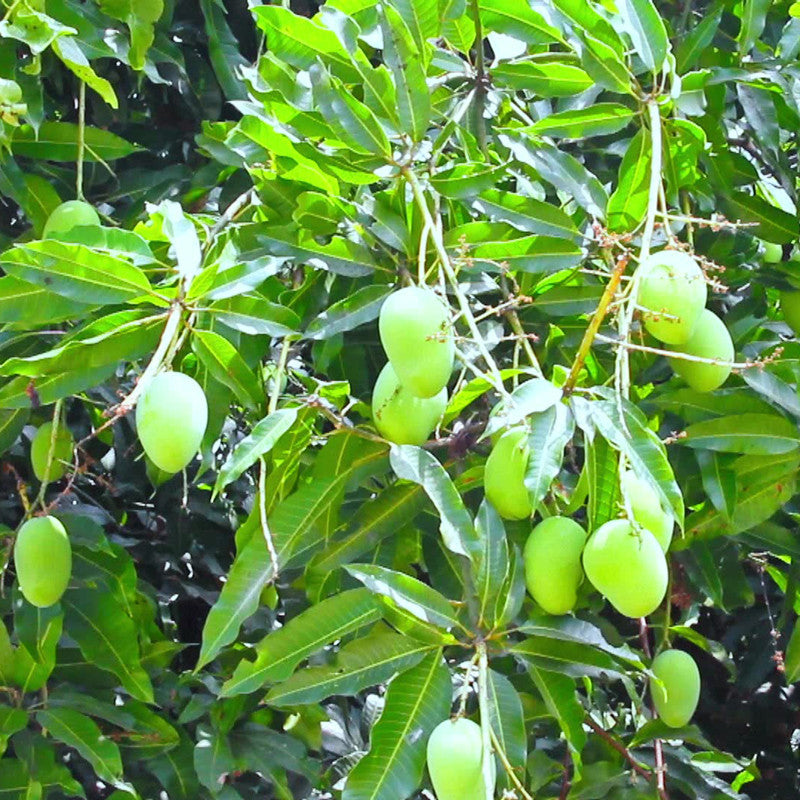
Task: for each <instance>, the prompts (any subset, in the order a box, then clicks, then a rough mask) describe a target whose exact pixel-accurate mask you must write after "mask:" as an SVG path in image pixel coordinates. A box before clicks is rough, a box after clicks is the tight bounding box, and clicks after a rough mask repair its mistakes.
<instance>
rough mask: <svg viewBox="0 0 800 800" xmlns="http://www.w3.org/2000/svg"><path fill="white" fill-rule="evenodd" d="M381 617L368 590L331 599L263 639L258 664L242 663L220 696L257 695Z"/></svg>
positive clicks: (298, 616)
mask: <svg viewBox="0 0 800 800" xmlns="http://www.w3.org/2000/svg"><path fill="white" fill-rule="evenodd" d="M380 617H381V612H380V608H379V606H378V603H377V602H376V601H375V598H374V597H373V595H372V593H371V592H369V591H367V590H366V589H352V590H350V591H347V592H342V593H341V594H338V595H335V596H334V597H329V598H328V599H326V600H323V601H322V602H320V603H318V604H317V605H315V606H312V607H311V608H309V609H306V610H305V611H303V612H302V613H300V614H298V615H297V616H296V617H293V618H292V619H291V620H289V621H288V622H287V623H286V625H285V626H284V627H282V628H279V629H278V630H276V631H273V632H272V633H270V634H268V635H267V636H266V637H265V638H264V639H262V640H261V641H260V642H259V643H258V644H257V645H256V648H255V650H256V659H255V661H244V660H243V661H240V662H239V664H238V665H237V667H236V671H235V672H234V674H233V677H232V678H231V679H230V680H228V681H227V682H226V683H225V684H224V685H223V687H222V691H221V692H220V695H221V696H222V697H232V696H233V695H236V694H243V693H248V692H255V691H257V690H258V689H260V688H261V687H262V686H264V685H265V684H267V683H277V682H278V681H282V680H285V679H286V678H288V677H289V676H290V675H291V674H292V672H293V671H294V669H295V667H296V666H297V665H298V664H299V663H300V662H301V661H303V660H304V659H305V658H307V657H308V656H310V655H312V654H313V653H316V652H317V651H318V650H321V649H322V648H323V647H325V646H326V645H328V644H330V643H332V642H335V641H337V640H339V639H341V638H343V637H344V636H346V635H347V634H349V633H353V632H354V631H357V630H359V629H360V628H363V627H365V626H366V625H370V624H372V623H373V622H377V621H378V620H379V619H380Z"/></svg>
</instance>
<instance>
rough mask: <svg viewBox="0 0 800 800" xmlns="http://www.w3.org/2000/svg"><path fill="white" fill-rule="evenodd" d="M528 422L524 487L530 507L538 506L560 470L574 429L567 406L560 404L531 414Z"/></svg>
mask: <svg viewBox="0 0 800 800" xmlns="http://www.w3.org/2000/svg"><path fill="white" fill-rule="evenodd" d="M529 424H530V433H529V435H528V446H529V447H530V457H529V458H528V467H527V470H526V472H525V487H526V488H527V490H528V494H529V495H530V498H531V505H532V507H533V508H537V507H538V506H539V503H541V502H542V500H544V498H545V497H546V496H547V493H548V492H549V491H550V485H551V484H552V483H553V480H554V479H555V478H556V476H557V475H558V473H559V471H560V470H561V462H562V461H563V459H564V448H565V447H566V445H567V442H568V441H569V440H570V439H571V438H572V434H573V433H574V432H575V421H574V420H573V418H572V414H571V413H570V410H569V408H567V407H566V406H565V405H563V404H561V403H559V404H557V405H555V406H553V407H552V408H548V409H547V410H545V411H542V412H540V413H538V414H533V415H532V416H531V417H530V421H529Z"/></svg>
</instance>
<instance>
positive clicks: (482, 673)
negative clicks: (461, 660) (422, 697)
mask: <svg viewBox="0 0 800 800" xmlns="http://www.w3.org/2000/svg"><path fill="white" fill-rule="evenodd" d="M477 649H478V705H479V707H480V710H481V737H482V739H483V759H482V761H481V772H482V774H483V787H484V795H485V797H486V800H491V798H492V797H494V781H495V777H494V770H493V769H492V758H493V754H492V729H491V717H490V716H489V657H488V655H487V654H486V642H478V648H477Z"/></svg>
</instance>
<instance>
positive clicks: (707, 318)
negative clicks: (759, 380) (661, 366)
mask: <svg viewBox="0 0 800 800" xmlns="http://www.w3.org/2000/svg"><path fill="white" fill-rule="evenodd" d="M671 349H672V350H675V351H678V352H681V353H686V354H687V355H690V356H700V357H702V358H717V359H719V360H720V361H723V362H726V363H723V364H702V363H700V362H698V361H685V360H684V359H681V358H671V359H670V360H669V363H670V366H671V367H672V369H673V370H674V371H675V374H676V375H679V376H680V377H681V378H683V379H684V380H685V381H686V383H688V384H689V386H691V387H692V389H694V390H695V391H697V392H713V391H714V389H718V388H719V387H720V386H722V384H723V383H725V381H726V380H727V379H728V376H729V375H730V374H731V367H730V366H729V365H730V363H731V362H732V361H733V359H734V355H735V353H734V349H733V340H732V339H731V335H730V333H728V329H727V328H726V327H725V323H724V322H723V321H722V320H721V319H720V318H719V317H718V316H717V315H716V314H715V313H714V312H713V311H709V310H708V309H703V313H702V314H701V315H700V319H699V320H698V321H697V325H695V329H694V331H693V332H692V335H691V336H690V337H689V340H688V341H687V342H685V343H684V344H682V345H681V346H680V347H673V348H671Z"/></svg>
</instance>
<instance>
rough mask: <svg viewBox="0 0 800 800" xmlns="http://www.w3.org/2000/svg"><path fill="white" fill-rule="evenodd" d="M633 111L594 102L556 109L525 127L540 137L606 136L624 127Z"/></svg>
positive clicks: (614, 104)
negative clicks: (572, 108)
mask: <svg viewBox="0 0 800 800" xmlns="http://www.w3.org/2000/svg"><path fill="white" fill-rule="evenodd" d="M632 119H633V111H631V110H630V109H629V108H628V107H627V106H622V105H619V104H618V103H596V104H595V105H593V106H589V107H588V108H581V109H576V110H574V111H573V110H570V111H559V112H557V113H555V114H550V116H548V117H545V118H544V119H540V120H539V121H538V122H536V123H534V124H533V125H531V126H530V127H529V128H528V129H527V130H529V131H530V132H531V133H534V134H537V135H542V136H555V137H565V138H568V139H583V138H585V137H588V136H607V135H608V134H611V133H617V132H619V131H621V130H622V129H623V128H626V127H627V126H628V124H629V123H630V121H631V120H632Z"/></svg>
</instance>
